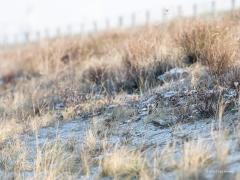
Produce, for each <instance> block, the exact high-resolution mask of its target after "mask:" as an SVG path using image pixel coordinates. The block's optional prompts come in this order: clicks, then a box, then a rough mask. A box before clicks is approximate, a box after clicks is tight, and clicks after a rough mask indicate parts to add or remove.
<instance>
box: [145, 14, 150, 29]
mask: <svg viewBox="0 0 240 180" xmlns="http://www.w3.org/2000/svg"><path fill="white" fill-rule="evenodd" d="M145 18H146V26H148V25H149V23H150V18H151V15H150V11H149V10H147V11H146V13H145Z"/></svg>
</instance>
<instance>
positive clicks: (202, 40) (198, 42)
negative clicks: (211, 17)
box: [177, 22, 238, 76]
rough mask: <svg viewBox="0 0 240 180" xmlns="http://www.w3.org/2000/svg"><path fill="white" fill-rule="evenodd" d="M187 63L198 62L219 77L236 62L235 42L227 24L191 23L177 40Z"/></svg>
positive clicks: (236, 46)
mask: <svg viewBox="0 0 240 180" xmlns="http://www.w3.org/2000/svg"><path fill="white" fill-rule="evenodd" d="M177 43H178V44H179V46H180V47H181V48H182V52H183V54H184V55H185V56H186V58H187V61H188V63H194V62H197V61H198V62H200V63H202V64H203V65H206V66H207V67H208V68H209V70H210V72H211V73H212V74H213V75H216V76H218V75H221V74H223V73H224V72H226V71H227V70H229V67H230V66H232V65H233V64H234V63H235V62H234V61H235V60H236V52H237V48H238V45H237V41H236V39H235V38H234V37H233V34H232V32H231V30H230V29H229V26H228V25H227V24H220V23H218V22H210V23H208V22H193V23H191V25H190V24H189V25H188V26H187V27H186V30H185V31H183V32H182V33H181V34H180V36H179V37H178V39H177Z"/></svg>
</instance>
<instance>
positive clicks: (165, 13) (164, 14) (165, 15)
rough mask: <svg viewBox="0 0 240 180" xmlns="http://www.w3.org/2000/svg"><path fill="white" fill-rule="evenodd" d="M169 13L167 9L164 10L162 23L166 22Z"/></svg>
mask: <svg viewBox="0 0 240 180" xmlns="http://www.w3.org/2000/svg"><path fill="white" fill-rule="evenodd" d="M167 12H168V10H167V9H165V8H163V9H162V22H165V20H166V17H167Z"/></svg>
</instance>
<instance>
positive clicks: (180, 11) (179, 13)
mask: <svg viewBox="0 0 240 180" xmlns="http://www.w3.org/2000/svg"><path fill="white" fill-rule="evenodd" d="M177 11H178V17H182V6H181V5H179V6H178V7H177Z"/></svg>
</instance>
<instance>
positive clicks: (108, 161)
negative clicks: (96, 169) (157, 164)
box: [100, 147, 147, 178]
mask: <svg viewBox="0 0 240 180" xmlns="http://www.w3.org/2000/svg"><path fill="white" fill-rule="evenodd" d="M100 165H101V168H102V176H111V177H128V178H133V177H140V175H141V174H146V173H144V172H146V171H147V165H146V162H145V160H144V158H143V157H142V155H141V154H140V153H139V152H135V151H131V150H129V149H127V148H124V147H121V148H120V149H115V150H113V152H110V153H108V154H106V155H105V156H104V158H103V160H102V162H101V164H100Z"/></svg>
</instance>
